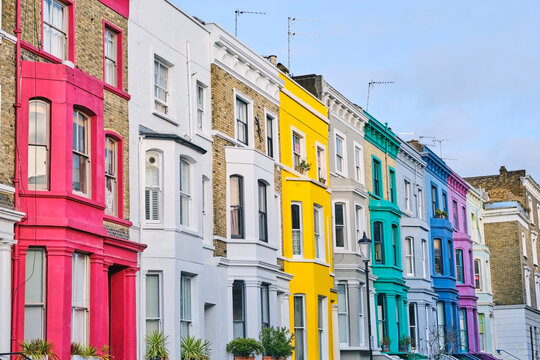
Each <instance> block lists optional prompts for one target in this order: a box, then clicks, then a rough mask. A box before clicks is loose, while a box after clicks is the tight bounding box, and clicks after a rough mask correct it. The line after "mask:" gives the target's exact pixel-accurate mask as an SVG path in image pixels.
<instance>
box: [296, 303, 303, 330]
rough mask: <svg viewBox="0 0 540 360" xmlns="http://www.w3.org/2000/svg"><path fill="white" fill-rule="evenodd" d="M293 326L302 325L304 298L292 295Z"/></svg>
mask: <svg viewBox="0 0 540 360" xmlns="http://www.w3.org/2000/svg"><path fill="white" fill-rule="evenodd" d="M294 327H295V328H296V327H304V299H303V298H302V297H300V296H295V297H294Z"/></svg>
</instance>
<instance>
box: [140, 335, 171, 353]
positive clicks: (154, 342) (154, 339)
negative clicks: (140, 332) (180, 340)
mask: <svg viewBox="0 0 540 360" xmlns="http://www.w3.org/2000/svg"><path fill="white" fill-rule="evenodd" d="M167 338H168V336H167V335H165V334H163V332H159V331H154V332H151V333H149V334H146V339H145V340H146V355H145V356H144V358H145V359H147V360H168V359H169V351H167V346H166V345H167Z"/></svg>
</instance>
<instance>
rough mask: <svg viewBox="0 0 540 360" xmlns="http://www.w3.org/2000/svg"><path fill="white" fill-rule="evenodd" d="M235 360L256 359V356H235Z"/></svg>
mask: <svg viewBox="0 0 540 360" xmlns="http://www.w3.org/2000/svg"><path fill="white" fill-rule="evenodd" d="M234 360H255V356H248V357H245V356H236V355H235V356H234Z"/></svg>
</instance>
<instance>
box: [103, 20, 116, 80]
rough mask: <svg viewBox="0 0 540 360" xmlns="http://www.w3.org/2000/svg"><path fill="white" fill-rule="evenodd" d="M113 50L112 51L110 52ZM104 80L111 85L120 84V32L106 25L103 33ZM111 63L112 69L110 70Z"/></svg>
mask: <svg viewBox="0 0 540 360" xmlns="http://www.w3.org/2000/svg"><path fill="white" fill-rule="evenodd" d="M109 50H111V53H109ZM103 61H104V63H105V64H104V74H103V81H105V82H106V83H107V84H109V85H111V86H114V87H116V86H118V32H116V31H114V30H113V29H111V28H109V27H107V26H105V29H104V33H103ZM108 65H111V66H110V67H111V69H112V70H110V71H109V70H108V69H109V66H108Z"/></svg>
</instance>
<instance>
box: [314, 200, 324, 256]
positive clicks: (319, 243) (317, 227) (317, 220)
mask: <svg viewBox="0 0 540 360" xmlns="http://www.w3.org/2000/svg"><path fill="white" fill-rule="evenodd" d="M322 212H323V210H322V208H321V207H320V206H318V205H313V234H314V240H315V244H314V246H315V258H316V259H319V260H323V261H324V260H325V254H324V241H323V239H324V238H323V237H322V236H321V234H322V227H321V223H322V219H321V217H322Z"/></svg>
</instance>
